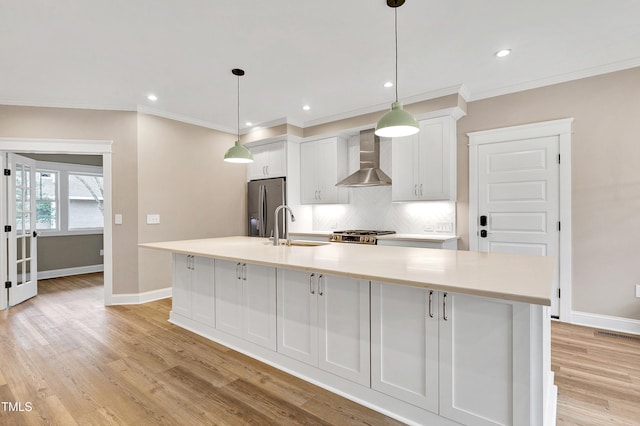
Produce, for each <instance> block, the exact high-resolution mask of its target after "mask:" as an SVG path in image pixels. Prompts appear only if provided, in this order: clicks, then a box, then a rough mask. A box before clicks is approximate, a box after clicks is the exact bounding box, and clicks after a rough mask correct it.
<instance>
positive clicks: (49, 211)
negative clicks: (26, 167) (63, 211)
mask: <svg viewBox="0 0 640 426" xmlns="http://www.w3.org/2000/svg"><path fill="white" fill-rule="evenodd" d="M57 206H58V172H54V171H41V170H38V171H36V229H39V230H57V229H58V208H57Z"/></svg>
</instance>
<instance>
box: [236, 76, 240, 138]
mask: <svg viewBox="0 0 640 426" xmlns="http://www.w3.org/2000/svg"><path fill="white" fill-rule="evenodd" d="M236 128H237V129H238V143H240V76H239V75H238V127H236Z"/></svg>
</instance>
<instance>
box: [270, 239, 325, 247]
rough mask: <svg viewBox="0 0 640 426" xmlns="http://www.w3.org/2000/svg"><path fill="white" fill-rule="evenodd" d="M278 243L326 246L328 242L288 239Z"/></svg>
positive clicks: (300, 245)
mask: <svg viewBox="0 0 640 426" xmlns="http://www.w3.org/2000/svg"><path fill="white" fill-rule="evenodd" d="M280 244H281V245H285V246H299V247H316V246H326V245H327V244H329V243H328V242H326V241H307V240H290V241H288V242H282V243H280Z"/></svg>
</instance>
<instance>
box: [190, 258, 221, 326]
mask: <svg viewBox="0 0 640 426" xmlns="http://www.w3.org/2000/svg"><path fill="white" fill-rule="evenodd" d="M191 263H192V264H191V276H192V280H193V281H192V292H191V318H192V319H194V320H196V321H200V322H201V323H203V324H207V325H210V326H212V327H213V326H214V324H215V298H214V285H213V283H214V273H213V259H209V258H206V257H198V256H195V257H192V258H191Z"/></svg>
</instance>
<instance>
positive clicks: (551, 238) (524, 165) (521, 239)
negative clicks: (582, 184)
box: [468, 119, 573, 322]
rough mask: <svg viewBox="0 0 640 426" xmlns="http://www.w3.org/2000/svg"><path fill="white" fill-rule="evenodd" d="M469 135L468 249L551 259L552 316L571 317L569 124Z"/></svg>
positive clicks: (502, 129)
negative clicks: (552, 261) (552, 257)
mask: <svg viewBox="0 0 640 426" xmlns="http://www.w3.org/2000/svg"><path fill="white" fill-rule="evenodd" d="M572 122H573V119H564V120H554V121H548V122H542V123H535V124H528V125H523V126H514V127H508V128H501V129H493V130H487V131H481V132H473V133H469V134H468V136H469V248H470V250H475V251H485V252H501V253H516V254H528V255H539V256H554V257H555V258H556V276H555V279H554V283H553V290H552V294H551V295H550V296H551V310H550V311H551V315H552V317H554V318H557V319H562V321H566V322H570V321H571V123H572Z"/></svg>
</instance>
